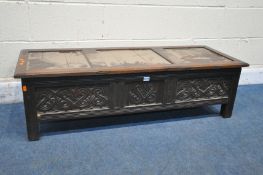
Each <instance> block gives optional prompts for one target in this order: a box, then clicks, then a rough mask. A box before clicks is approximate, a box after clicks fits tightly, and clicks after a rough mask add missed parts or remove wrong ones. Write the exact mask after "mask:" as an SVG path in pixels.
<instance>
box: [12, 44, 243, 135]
mask: <svg viewBox="0 0 263 175" xmlns="http://www.w3.org/2000/svg"><path fill="white" fill-rule="evenodd" d="M243 66H248V64H247V63H244V62H242V61H239V60H237V59H235V58H232V57H230V56H228V55H225V54H223V53H220V52H218V51H215V50H213V49H211V48H208V47H205V46H188V47H154V48H147V47H145V48H107V49H105V48H104V49H48V50H24V51H22V52H21V54H20V56H19V60H18V64H17V68H16V72H15V77H16V78H17V77H20V78H22V85H23V94H24V104H25V113H26V121H27V131H28V139H29V140H38V139H39V135H40V132H39V124H41V122H43V121H55V120H72V119H82V118H93V117H100V116H104V115H106V116H110V115H118V114H129V113H139V112H148V111H159V110H170V109H179V108H188V107H196V106H202V105H211V104H222V108H221V112H220V114H221V115H222V116H223V117H224V118H227V117H230V116H231V115H232V110H233V106H234V101H235V96H236V91H237V87H238V81H239V76H240V72H241V67H243ZM24 86H25V87H24Z"/></svg>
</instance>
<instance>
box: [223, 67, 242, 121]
mask: <svg viewBox="0 0 263 175" xmlns="http://www.w3.org/2000/svg"><path fill="white" fill-rule="evenodd" d="M240 73H241V69H238V71H237V73H236V75H235V77H234V78H233V83H232V86H231V89H230V92H229V99H228V103H227V104H222V106H221V111H220V115H221V116H222V117H223V118H230V117H231V116H232V111H233V108H234V103H235V99H236V93H237V88H238V82H239V77H240Z"/></svg>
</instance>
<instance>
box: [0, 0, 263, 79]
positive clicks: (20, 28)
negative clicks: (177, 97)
mask: <svg viewBox="0 0 263 175" xmlns="http://www.w3.org/2000/svg"><path fill="white" fill-rule="evenodd" d="M188 44H191V45H194V44H197V45H199V44H201V45H208V46H211V47H213V48H215V49H218V50H221V51H223V52H225V53H227V54H230V55H232V56H234V57H237V58H239V59H242V60H244V61H247V62H248V63H250V64H252V65H261V64H262V65H263V58H262V56H263V54H262V52H263V0H221V1H220V0H15V1H13V0H5V1H4V0H0V77H1V78H10V77H12V76H13V72H14V69H15V65H16V61H17V57H18V54H19V51H20V50H21V49H25V48H56V47H107V46H156V45H188Z"/></svg>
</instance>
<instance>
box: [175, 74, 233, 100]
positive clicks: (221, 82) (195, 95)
mask: <svg viewBox="0 0 263 175" xmlns="http://www.w3.org/2000/svg"><path fill="white" fill-rule="evenodd" d="M229 89H230V81H229V80H228V79H226V78H197V79H182V80H179V81H178V83H177V91H176V99H175V102H180V101H191V100H202V99H204V100H209V99H214V98H224V97H228V92H229Z"/></svg>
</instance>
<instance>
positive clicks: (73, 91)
mask: <svg viewBox="0 0 263 175" xmlns="http://www.w3.org/2000/svg"><path fill="white" fill-rule="evenodd" d="M107 91H108V89H107V88H106V87H105V86H98V87H97V86H96V87H90V86H89V87H87V86H82V87H51V88H39V89H37V90H36V102H37V104H36V107H37V111H39V112H54V111H67V110H75V109H93V108H104V107H108V106H109V97H108V95H107Z"/></svg>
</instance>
